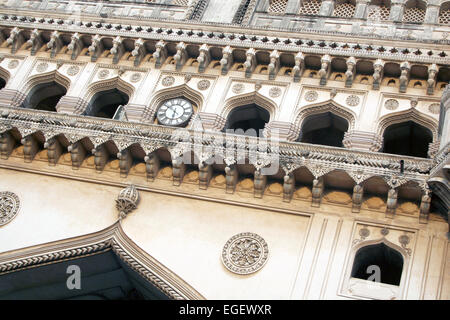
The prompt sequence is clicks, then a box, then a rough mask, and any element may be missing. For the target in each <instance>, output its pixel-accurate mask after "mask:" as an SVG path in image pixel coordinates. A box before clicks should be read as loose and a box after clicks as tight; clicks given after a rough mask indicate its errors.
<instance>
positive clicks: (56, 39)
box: [47, 31, 63, 58]
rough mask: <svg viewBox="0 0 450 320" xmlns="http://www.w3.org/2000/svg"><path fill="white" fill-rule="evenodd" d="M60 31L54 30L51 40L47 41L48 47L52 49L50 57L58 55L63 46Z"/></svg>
mask: <svg viewBox="0 0 450 320" xmlns="http://www.w3.org/2000/svg"><path fill="white" fill-rule="evenodd" d="M60 36H61V35H60V33H59V32H58V31H53V32H52V34H51V36H50V41H49V42H47V48H49V49H50V50H51V51H50V58H54V57H56V55H57V54H58V53H59V51H60V50H61V49H62V47H63V42H62V40H61V38H60Z"/></svg>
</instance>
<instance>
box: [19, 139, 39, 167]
mask: <svg viewBox="0 0 450 320" xmlns="http://www.w3.org/2000/svg"><path fill="white" fill-rule="evenodd" d="M20 142H21V143H22V144H23V157H24V160H25V162H27V163H29V162H31V161H33V159H34V157H35V156H36V153H37V152H38V151H39V143H38V141H37V140H36V138H35V137H34V136H27V137H25V138H23V139H22V140H20Z"/></svg>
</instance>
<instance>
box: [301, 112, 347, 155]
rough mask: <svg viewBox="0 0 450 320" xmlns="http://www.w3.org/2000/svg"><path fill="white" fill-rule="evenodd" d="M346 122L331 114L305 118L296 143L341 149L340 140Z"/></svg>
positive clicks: (344, 130)
mask: <svg viewBox="0 0 450 320" xmlns="http://www.w3.org/2000/svg"><path fill="white" fill-rule="evenodd" d="M348 127H349V124H348V121H347V120H346V119H344V118H342V117H340V116H337V115H335V114H333V113H332V112H324V113H319V114H313V115H310V116H308V117H307V118H305V120H304V121H303V124H302V128H301V131H300V137H299V139H298V141H300V142H305V143H312V144H319V145H324V146H332V147H343V144H342V140H343V139H344V135H345V133H346V132H347V130H348Z"/></svg>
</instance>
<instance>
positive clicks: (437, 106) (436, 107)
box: [428, 103, 441, 114]
mask: <svg viewBox="0 0 450 320" xmlns="http://www.w3.org/2000/svg"><path fill="white" fill-rule="evenodd" d="M428 111H430V112H431V113H432V114H439V112H440V111H441V105H440V104H439V103H433V104H430V106H429V107H428Z"/></svg>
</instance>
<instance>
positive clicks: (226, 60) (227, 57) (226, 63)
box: [220, 46, 234, 75]
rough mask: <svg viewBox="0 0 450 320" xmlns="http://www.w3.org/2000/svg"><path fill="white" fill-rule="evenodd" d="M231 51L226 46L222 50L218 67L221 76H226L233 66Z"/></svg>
mask: <svg viewBox="0 0 450 320" xmlns="http://www.w3.org/2000/svg"><path fill="white" fill-rule="evenodd" d="M233 62H234V61H233V49H231V47H230V46H226V47H225V48H223V50H222V59H221V60H220V65H221V66H222V75H226V74H227V73H228V70H230V68H231V66H232V65H233Z"/></svg>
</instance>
